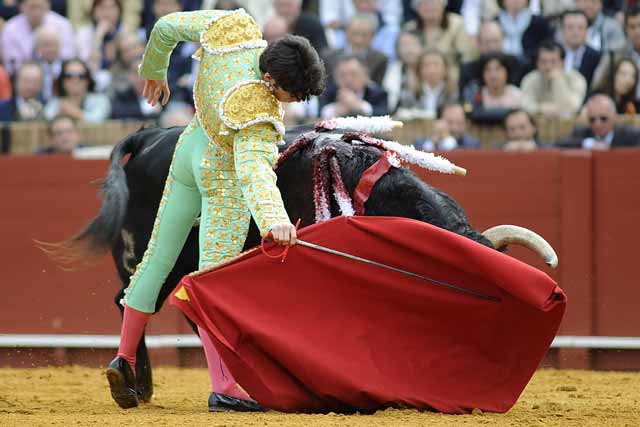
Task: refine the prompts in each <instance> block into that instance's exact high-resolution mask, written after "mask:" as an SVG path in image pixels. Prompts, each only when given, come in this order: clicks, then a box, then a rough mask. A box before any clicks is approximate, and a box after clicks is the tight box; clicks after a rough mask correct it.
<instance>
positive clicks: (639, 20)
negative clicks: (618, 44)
mask: <svg viewBox="0 0 640 427" xmlns="http://www.w3.org/2000/svg"><path fill="white" fill-rule="evenodd" d="M624 29H625V34H626V41H625V47H624V48H623V49H622V50H621V51H619V52H617V57H616V58H615V60H616V61H620V60H621V59H622V58H628V59H631V60H632V61H633V62H634V63H635V65H636V67H638V69H640V6H639V5H635V6H630V7H629V8H628V9H627V10H626V11H625V13H624ZM601 62H602V64H601V67H600V68H602V69H603V70H604V71H605V72H604V76H602V78H601V79H599V80H597V81H596V83H595V84H594V86H596V85H597V86H605V85H607V84H609V83H607V80H610V79H611V76H610V75H608V74H610V72H611V71H610V70H611V69H612V68H614V67H612V66H611V58H610V56H609V55H606V56H604V57H603V58H602V61H601ZM636 99H637V100H640V85H638V86H637V87H636Z"/></svg>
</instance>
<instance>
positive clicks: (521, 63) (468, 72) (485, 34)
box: [459, 21, 529, 99]
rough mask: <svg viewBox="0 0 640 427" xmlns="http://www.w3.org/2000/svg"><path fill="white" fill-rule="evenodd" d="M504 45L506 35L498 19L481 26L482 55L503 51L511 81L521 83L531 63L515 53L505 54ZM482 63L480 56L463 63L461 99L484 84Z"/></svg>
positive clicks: (480, 46)
mask: <svg viewBox="0 0 640 427" xmlns="http://www.w3.org/2000/svg"><path fill="white" fill-rule="evenodd" d="M503 46H504V37H503V34H502V28H501V27H500V25H499V24H498V23H497V22H496V21H488V22H484V23H483V24H482V25H481V26H480V31H479V33H478V51H479V53H480V55H481V56H482V55H485V54H487V53H490V52H501V53H503V55H504V56H505V57H506V58H507V59H508V61H509V63H510V69H509V83H512V84H514V85H519V84H520V80H522V77H523V76H524V74H526V73H527V72H528V71H529V70H528V68H529V63H528V61H525V60H522V59H519V58H517V57H515V56H513V55H507V54H505V53H504V49H503ZM482 65H483V63H482V60H481V59H480V58H477V59H475V60H473V61H470V62H465V63H463V64H462V66H461V68H460V82H459V88H460V96H461V99H465V98H467V99H468V98H469V97H470V95H471V94H473V93H475V92H477V91H478V89H479V88H480V86H481V85H482Z"/></svg>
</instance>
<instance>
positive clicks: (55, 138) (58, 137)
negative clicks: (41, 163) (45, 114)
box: [37, 115, 80, 154]
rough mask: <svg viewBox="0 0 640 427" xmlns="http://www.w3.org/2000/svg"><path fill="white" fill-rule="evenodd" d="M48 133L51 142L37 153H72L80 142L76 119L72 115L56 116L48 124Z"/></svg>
mask: <svg viewBox="0 0 640 427" xmlns="http://www.w3.org/2000/svg"><path fill="white" fill-rule="evenodd" d="M47 133H48V134H49V143H48V144H47V146H46V147H42V148H40V149H39V150H38V151H37V154H71V153H72V152H73V150H74V149H75V148H76V147H78V144H79V142H80V132H78V128H77V124H76V121H75V120H74V119H73V117H70V116H65V115H60V116H56V117H54V118H53V119H52V120H50V121H49V123H48V124H47Z"/></svg>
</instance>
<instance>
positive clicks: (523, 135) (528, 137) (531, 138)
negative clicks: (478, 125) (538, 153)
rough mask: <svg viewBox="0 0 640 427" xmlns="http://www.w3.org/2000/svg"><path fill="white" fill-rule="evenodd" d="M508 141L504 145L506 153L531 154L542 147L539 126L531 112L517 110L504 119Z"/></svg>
mask: <svg viewBox="0 0 640 427" xmlns="http://www.w3.org/2000/svg"><path fill="white" fill-rule="evenodd" d="M504 129H505V131H506V133H507V140H506V141H505V142H504V143H503V144H502V149H503V150H504V151H512V152H519V153H529V152H531V151H535V150H537V149H538V148H539V147H540V141H538V126H537V125H536V121H535V119H534V118H533V116H532V115H531V114H529V112H527V111H525V110H523V109H521V108H516V109H514V110H511V111H509V112H508V113H507V114H506V116H505V117H504Z"/></svg>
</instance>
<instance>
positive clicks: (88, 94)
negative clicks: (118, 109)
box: [44, 59, 111, 123]
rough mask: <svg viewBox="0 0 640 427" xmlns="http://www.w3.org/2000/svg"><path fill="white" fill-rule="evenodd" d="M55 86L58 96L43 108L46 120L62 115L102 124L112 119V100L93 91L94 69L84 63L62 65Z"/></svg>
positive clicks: (72, 60)
mask: <svg viewBox="0 0 640 427" xmlns="http://www.w3.org/2000/svg"><path fill="white" fill-rule="evenodd" d="M56 86H57V94H58V95H57V96H56V97H54V98H52V99H51V100H50V101H49V102H47V105H46V106H45V108H44V116H45V118H46V119H47V120H52V119H53V118H54V117H55V116H57V115H59V114H62V115H66V116H70V117H72V118H73V119H74V120H77V121H85V122H89V123H101V122H104V121H105V120H106V119H108V118H109V115H110V114H111V103H110V102H109V98H108V97H107V96H106V95H104V94H101V93H95V92H94V88H95V82H94V80H93V77H92V76H91V70H90V69H89V67H88V66H87V64H85V63H84V62H83V61H81V60H79V59H71V60H68V61H65V62H63V63H62V71H61V73H60V78H59V79H58V81H57V85H56Z"/></svg>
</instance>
